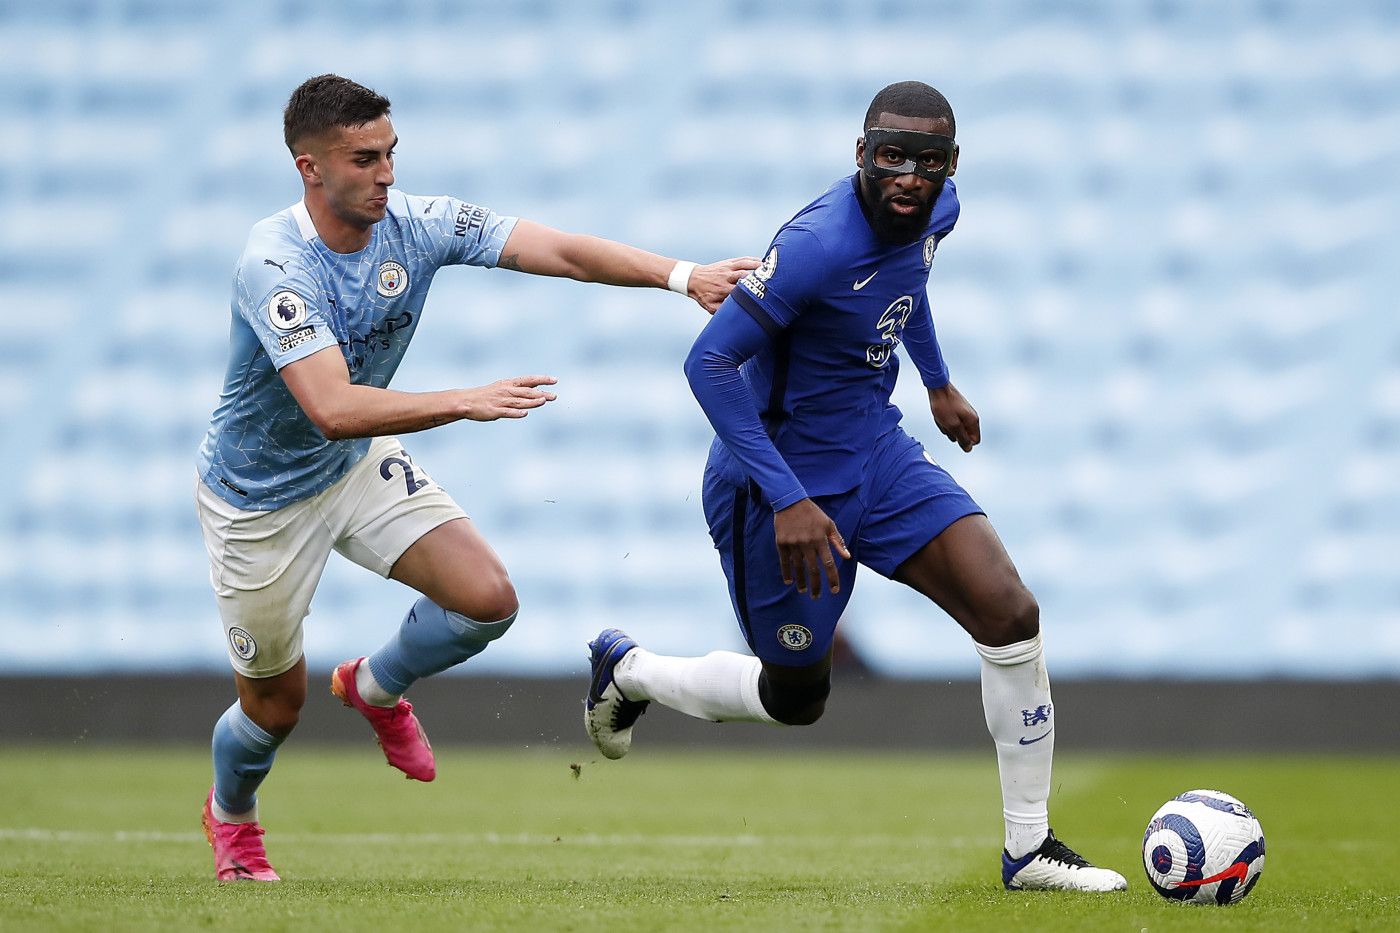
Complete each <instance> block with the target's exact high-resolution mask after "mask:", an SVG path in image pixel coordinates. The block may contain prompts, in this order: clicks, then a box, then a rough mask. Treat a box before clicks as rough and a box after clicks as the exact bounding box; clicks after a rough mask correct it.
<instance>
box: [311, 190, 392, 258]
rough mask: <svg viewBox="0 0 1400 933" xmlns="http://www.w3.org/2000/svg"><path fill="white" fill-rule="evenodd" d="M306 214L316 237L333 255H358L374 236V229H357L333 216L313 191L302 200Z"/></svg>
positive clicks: (332, 212)
mask: <svg viewBox="0 0 1400 933" xmlns="http://www.w3.org/2000/svg"><path fill="white" fill-rule="evenodd" d="M302 201H303V202H304V203H305V204H306V212H307V213H308V214H310V215H311V223H312V224H313V225H314V226H315V227H316V235H317V236H319V237H320V238H321V242H322V243H324V244H326V248H327V249H329V250H330V251H331V252H334V253H358V252H359V251H360V250H362V249H364V248H365V247H366V246H368V245H369V241H370V238H371V237H372V236H373V235H374V227H373V226H369V227H358V226H356V225H354V224H351V223H346V222H345V221H344V220H341V219H340V218H339V217H337V216H336V215H335V212H334V211H332V210H331V208H330V205H328V204H327V203H326V199H325V198H324V197H317V196H316V193H315V189H308V190H307V192H306V197H305V198H303V199H302Z"/></svg>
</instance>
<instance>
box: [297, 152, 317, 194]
mask: <svg viewBox="0 0 1400 933" xmlns="http://www.w3.org/2000/svg"><path fill="white" fill-rule="evenodd" d="M296 166H297V171H298V172H299V173H300V174H301V180H302V181H303V182H304V183H306V184H308V185H319V184H320V183H321V167H320V165H319V163H318V162H317V160H316V157H315V156H314V155H312V154H311V153H309V152H307V151H306V150H304V149H303V150H302V152H301V154H300V155H298V156H297V159H296Z"/></svg>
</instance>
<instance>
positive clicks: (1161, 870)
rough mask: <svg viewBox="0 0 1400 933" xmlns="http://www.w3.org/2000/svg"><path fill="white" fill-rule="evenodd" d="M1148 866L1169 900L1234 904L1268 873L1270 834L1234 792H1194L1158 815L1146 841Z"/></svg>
mask: <svg viewBox="0 0 1400 933" xmlns="http://www.w3.org/2000/svg"><path fill="white" fill-rule="evenodd" d="M1142 864H1143V867H1144V868H1145V869H1146V870H1147V880H1148V881H1150V882H1152V887H1154V888H1156V889H1157V893H1158V894H1160V895H1162V896H1163V897H1165V898H1170V899H1171V900H1174V901H1186V902H1187V903H1190V904H1233V903H1235V902H1236V901H1238V900H1240V899H1241V898H1243V897H1244V896H1245V895H1246V894H1248V893H1249V892H1250V891H1252V890H1253V889H1254V884H1255V882H1257V881H1258V880H1259V875H1260V873H1262V872H1263V871H1264V831H1263V830H1262V829H1260V828H1259V821H1258V820H1256V819H1255V818H1254V814H1253V813H1250V812H1249V808H1248V807H1246V806H1245V805H1244V804H1242V803H1240V802H1239V801H1238V800H1236V799H1235V798H1234V797H1231V796H1230V795H1229V794H1222V793H1221V792H1220V791H1218V790H1193V791H1188V792H1187V793H1184V794H1182V795H1181V796H1179V797H1174V798H1172V799H1171V800H1168V801H1167V802H1166V803H1164V804H1163V805H1162V808H1161V809H1160V810H1158V811H1157V812H1156V813H1154V814H1152V822H1150V823H1148V824H1147V832H1146V834H1144V835H1143V837H1142Z"/></svg>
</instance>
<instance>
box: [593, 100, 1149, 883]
mask: <svg viewBox="0 0 1400 933" xmlns="http://www.w3.org/2000/svg"><path fill="white" fill-rule="evenodd" d="M954 132H955V127H954V121H953V111H952V108H950V107H949V106H948V102H947V100H945V99H944V97H943V95H942V94H940V93H939V92H938V91H936V90H934V89H933V88H931V87H929V86H928V85H926V84H922V83H919V82H916V81H908V82H902V83H899V84H894V85H891V86H889V87H887V88H885V89H884V90H882V91H881V92H880V93H879V94H877V95H876V96H875V99H874V100H873V101H872V103H871V105H870V108H869V110H868V112H867V113H866V117H865V124H864V135H863V136H862V137H861V139H859V140H858V141H857V143H856V164H857V166H859V169H860V170H859V171H858V172H857V173H856V174H855V175H853V176H851V177H849V178H845V179H842V180H841V181H838V182H837V183H836V184H834V185H832V186H831V188H829V189H828V190H827V191H826V193H825V194H823V195H822V196H821V197H819V198H818V199H817V200H815V201H813V202H812V203H811V204H809V205H808V206H807V207H805V208H803V209H802V210H801V211H799V212H798V214H797V216H795V217H794V218H793V219H792V220H790V221H788V223H787V224H786V225H784V226H783V228H782V229H781V230H779V231H778V234H777V236H776V237H774V239H773V242H772V245H771V246H770V247H769V250H768V253H767V255H766V256H765V258H764V260H763V264H762V266H760V267H759V268H758V269H757V270H755V271H754V272H753V273H752V274H750V275H749V276H748V277H746V278H745V279H743V280H742V281H741V282H740V287H739V288H736V289H735V290H734V292H733V293H732V294H731V295H730V296H729V298H728V299H727V300H726V301H725V302H724V304H723V305H721V306H720V309H719V310H718V312H716V314H715V316H714V317H713V318H712V319H711V320H710V322H709V324H708V326H707V327H706V328H705V330H704V331H703V332H702V333H701V335H700V337H699V339H698V340H697V341H696V343H695V346H694V348H693V349H692V351H691V353H690V357H689V359H688V360H687V361H686V374H687V376H688V377H689V379H690V384H691V388H692V389H693V391H694V392H695V396H696V398H697V399H698V400H699V402H700V405H701V407H702V408H703V409H704V410H705V414H706V415H707V416H708V418H709V419H710V423H711V424H712V425H713V426H714V428H715V433H716V435H717V436H716V439H715V442H714V445H713V446H712V448H711V451H710V459H709V463H708V465H707V466H706V470H705V489H704V500H705V513H706V518H707V520H708V522H709V526H710V534H711V537H712V538H713V539H714V542H715V547H716V548H717V549H718V550H719V553H720V563H721V565H722V566H723V568H724V572H725V576H726V577H727V578H728V581H729V592H730V597H731V600H732V601H733V603H734V608H735V611H736V613H737V615H738V618H739V624H740V627H741V628H742V630H743V633H744V638H745V640H746V641H747V642H748V644H749V647H750V648H751V649H752V650H753V652H754V654H755V655H757V657H749V656H747V655H741V654H736V653H734V652H728V651H715V652H711V653H710V654H708V655H706V656H705V657H701V658H674V657H665V656H662V655H657V654H654V653H652V652H649V651H647V650H645V649H643V648H640V647H638V646H637V644H636V642H635V641H634V640H633V639H631V638H629V637H628V636H627V635H626V634H624V633H623V632H621V631H619V630H617V629H608V630H606V631H604V632H602V633H601V634H599V636H598V637H597V638H596V639H595V640H594V641H593V642H591V643H590V645H589V647H590V648H591V650H592V669H593V677H592V683H591V685H590V688H589V694H588V700H587V704H586V706H585V714H584V716H585V722H586V723H587V726H588V731H589V734H590V735H591V736H592V737H593V740H594V742H595V743H596V744H597V746H598V748H599V750H600V751H601V752H602V753H603V754H604V755H605V756H606V757H608V758H620V757H622V756H623V755H625V754H627V752H628V750H629V749H630V747H631V743H632V730H633V727H634V726H635V724H636V722H637V717H638V716H640V715H641V713H642V712H644V711H645V709H646V706H647V704H648V703H650V702H651V701H652V700H656V701H657V702H659V703H662V704H663V705H666V706H669V707H672V708H674V709H677V710H680V711H681V712H684V713H687V714H689V715H691V716H695V717H698V718H701V719H708V720H714V721H727V720H741V721H750V722H766V723H783V724H787V725H808V724H810V723H813V722H815V721H816V720H817V719H818V718H819V717H820V716H821V715H822V712H823V711H824V710H825V707H826V700H827V696H828V695H829V694H830V692H831V660H832V644H833V638H834V635H835V631H836V623H837V620H838V619H839V618H840V616H841V612H842V610H843V609H844V608H845V605H846V602H847V600H848V599H849V598H850V592H851V586H852V584H853V583H854V582H855V576H856V564H857V562H859V563H863V564H865V565H866V566H867V567H869V568H871V569H872V570H874V571H876V572H877V573H880V574H881V575H883V576H886V577H890V578H892V579H895V580H898V581H899V582H901V583H904V584H906V585H907V586H910V587H912V588H914V589H915V590H917V591H918V592H920V593H922V594H924V595H925V596H927V597H928V598H929V599H930V600H932V601H933V602H934V603H936V604H937V605H939V606H940V607H942V608H943V609H944V610H945V611H946V612H947V613H948V614H949V615H950V616H952V617H953V619H954V620H956V621H957V622H958V624H960V625H961V626H962V627H963V628H964V629H965V630H966V631H967V633H968V634H969V635H971V636H972V639H973V642H974V644H975V645H976V648H977V651H978V653H979V654H980V655H981V657H982V702H983V707H984V710H985V713H986V719H987V727H988V729H989V731H990V732H991V734H992V738H993V739H994V741H995V743H996V748H997V761H998V765H999V768H1000V773H1001V788H1002V802H1003V816H1004V819H1005V825H1006V834H1005V849H1004V851H1003V853H1002V882H1003V884H1004V885H1005V886H1006V887H1007V888H1011V889H1030V888H1039V889H1057V890H1080V891H1113V890H1121V889H1122V888H1125V887H1126V886H1127V882H1126V881H1125V880H1124V878H1123V876H1122V875H1120V874H1118V873H1117V872H1115V871H1110V870H1108V869H1102V868H1096V867H1094V866H1092V865H1090V864H1089V863H1088V862H1087V861H1085V860H1084V859H1083V858H1082V857H1080V856H1079V855H1078V854H1077V853H1075V852H1074V851H1073V850H1072V849H1070V848H1069V847H1068V846H1066V845H1065V844H1064V843H1063V842H1061V841H1060V840H1058V839H1057V838H1056V837H1055V835H1054V833H1053V832H1051V831H1050V825H1049V811H1048V801H1049V797H1050V766H1051V758H1052V753H1053V746H1054V735H1053V733H1054V728H1055V720H1054V707H1053V705H1052V704H1051V701H1050V680H1049V677H1048V675H1047V673H1046V670H1045V660H1044V656H1043V653H1042V650H1041V639H1040V624H1039V609H1038V607H1037V605H1036V602H1035V598H1034V597H1033V596H1032V595H1031V593H1030V592H1029V591H1028V590H1027V589H1026V587H1025V585H1024V584H1023V583H1022V582H1021V579H1020V577H1019V576H1018V574H1017V573H1016V568H1015V567H1014V566H1013V565H1012V563H1011V560H1010V558H1009V557H1008V556H1007V554H1006V551H1005V550H1004V549H1003V547H1002V544H1001V541H1000V540H999V539H998V538H997V536H996V533H995V532H994V531H993V529H992V526H991V523H990V522H989V521H988V520H987V517H986V516H985V515H984V514H983V513H982V510H981V508H979V507H978V505H977V503H976V502H974V501H973V500H972V498H971V497H970V496H969V495H968V494H967V493H966V492H965V491H964V490H963V489H962V487H960V486H959V485H958V484H957V483H956V482H955V481H954V480H953V478H952V477H951V476H949V475H948V473H947V472H946V471H944V470H943V469H942V467H940V466H938V464H936V463H935V462H934V460H933V458H932V457H931V456H929V454H928V453H927V451H925V450H924V448H923V445H921V444H920V443H919V442H918V441H916V440H914V439H913V438H912V437H910V436H909V435H908V434H906V433H905V432H904V430H903V428H901V427H900V418H901V414H900V412H899V409H898V408H896V407H895V406H894V405H892V404H891V403H890V392H891V390H892V389H893V388H894V384H895V378H896V375H897V374H898V370H899V361H898V358H897V357H896V356H895V354H894V349H895V347H896V346H897V345H898V344H899V343H900V342H901V341H902V342H903V343H904V345H905V347H906V349H907V350H908V353H909V356H910V359H911V360H912V361H913V362H914V365H915V366H916V367H917V368H918V370H919V375H920V376H921V378H922V380H923V384H924V386H925V388H926V389H927V391H928V398H929V405H930V408H931V410H932V413H933V418H934V422H935V423H936V424H937V426H938V428H939V430H940V431H941V432H942V433H943V434H945V435H946V436H947V437H948V438H949V439H951V440H953V441H955V442H956V443H957V444H958V445H959V446H960V447H961V448H962V449H963V450H965V451H969V450H971V449H972V448H973V446H974V445H976V444H977V443H978V442H979V441H980V439H981V434H980V427H979V423H978V418H977V412H976V411H975V410H974V409H973V408H972V406H971V405H969V404H968V403H967V401H966V399H964V398H963V396H962V394H961V393H959V392H958V390H957V389H956V388H954V387H953V384H952V383H951V382H950V381H949V379H948V371H947V368H946V367H945V366H944V363H943V357H942V354H941V352H940V350H939V347H938V342H937V340H936V339H935V337H934V331H933V320H932V316H931V314H930V310H929V304H928V294H927V286H928V276H929V269H930V267H931V265H932V263H933V256H934V252H935V250H936V249H937V248H938V244H939V242H940V241H941V240H942V239H943V238H944V237H945V236H947V235H948V234H949V233H950V232H951V231H952V229H953V225H954V224H955V223H956V222H957V219H958V198H957V190H956V188H955V187H954V185H953V183H952V181H951V180H949V179H948V176H951V175H952V174H953V172H954V171H955V170H956V168H957V161H958V147H957V143H956V142H955V141H954ZM824 587H825V588H826V589H827V590H828V591H829V593H828V595H827V596H826V597H825V598H819V597H821V596H822V589H823V588H824ZM808 594H810V598H809V595H808Z"/></svg>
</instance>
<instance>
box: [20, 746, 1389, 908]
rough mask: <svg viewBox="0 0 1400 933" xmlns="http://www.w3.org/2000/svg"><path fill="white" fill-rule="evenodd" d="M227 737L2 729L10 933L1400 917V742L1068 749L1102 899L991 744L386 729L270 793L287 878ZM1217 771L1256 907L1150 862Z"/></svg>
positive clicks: (272, 783)
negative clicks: (1149, 851) (615, 755)
mask: <svg viewBox="0 0 1400 933" xmlns="http://www.w3.org/2000/svg"><path fill="white" fill-rule="evenodd" d="M731 728H742V727H731ZM207 754H208V753H207V751H206V750H205V749H202V748H188V749H187V748H175V749H171V748H156V749H151V748H111V747H108V748H63V749H56V748H53V747H45V748H15V747H7V748H4V749H3V750H0V781H2V782H3V787H4V790H5V793H4V795H3V798H0V799H3V800H4V806H3V809H0V814H3V816H0V930H4V931H8V930H23V931H31V930H36V931H44V930H65V931H70V930H104V931H105V930H140V931H156V930H172V931H176V930H178V931H188V930H231V931H239V933H243V931H259V933H262V931H279V930H333V931H336V933H353V931H361V930H364V931H376V933H379V931H383V930H398V931H407V933H425V931H431V930H527V931H528V930H541V931H573V930H578V931H583V930H599V931H608V933H623V931H634V930H658V931H659V930H665V931H671V930H678V931H689V930H703V931H707V933H710V931H718V930H725V931H728V930H754V931H770V933H771V931H802V933H808V931H827V930H911V931H912V930H958V931H963V930H968V931H979V930H988V931H991V930H996V931H1004V930H1009V929H1018V930H1027V931H1035V933H1055V931H1083V930H1114V931H1132V933H1140V931H1144V930H1145V931H1151V933H1166V931H1197V930H1230V931H1239V930H1269V931H1311V930H1317V931H1324V930H1325V931H1333V930H1343V931H1347V930H1361V931H1369V930H1400V857H1397V855H1396V840H1397V839H1400V807H1397V801H1400V758H1395V757H1376V758H1356V757H1350V758H1341V757H1321V756H1319V757H1283V756H1278V757H1257V756H1256V757H1244V756H1241V757H1228V758H1227V757H1204V756H1195V757H1193V756H1183V755H1174V756H1170V757H1166V756H1162V757H1145V756H1094V757H1089V756H1081V755H1069V754H1063V753H1062V754H1061V755H1060V756H1059V757H1058V760H1057V762H1056V770H1055V781H1054V794H1053V797H1052V798H1051V815H1052V821H1053V824H1054V826H1055V827H1056V830H1057V832H1059V833H1060V835H1061V836H1062V837H1063V838H1064V839H1066V840H1067V841H1068V842H1069V843H1070V844H1071V845H1073V846H1075V847H1076V848H1078V849H1079V850H1080V851H1081V852H1083V853H1084V854H1086V855H1087V856H1089V858H1091V859H1092V860H1094V861H1096V862H1098V863H1099V864H1101V865H1106V866H1108V867H1112V868H1116V869H1118V870H1119V871H1121V872H1122V873H1123V874H1124V875H1126V876H1127V878H1128V882H1129V890H1128V891H1127V892H1126V893H1124V894H1118V895H1082V894H1060V893H1054V894H1046V893H1029V892H1022V893H1012V892H1007V891H1003V890H1002V889H1001V883H1000V870H999V852H1000V848H1001V820H1000V813H999V807H1000V804H999V796H998V787H997V779H996V770H995V764H994V762H993V756H992V753H991V750H990V749H988V752H987V753H986V754H985V755H975V756H968V755H947V756H945V755H935V754H925V753H919V754H889V753H873V752H870V753H867V752H848V753H841V754H836V753H826V752H823V753H800V754H799V753H787V752H785V753H764V752H758V751H732V750H731V751H723V750H717V751H706V750H693V751H676V750H659V749H654V748H653V749H647V748H646V747H645V745H644V744H642V742H640V741H639V745H638V748H637V750H636V751H634V752H633V754H632V756H630V757H629V758H627V759H626V760H624V761H620V762H610V761H604V760H602V759H600V758H599V757H598V756H597V755H596V753H594V752H592V750H591V749H587V750H585V749H584V748H582V747H578V748H573V749H566V748H557V747H547V748H540V749H472V748H448V749H440V750H439V756H438V757H439V776H438V779H437V781H435V782H434V783H432V784H426V785H425V784H417V783H413V782H409V781H406V780H403V779H401V778H400V777H399V776H398V773H397V772H395V771H392V770H390V769H389V768H388V767H386V766H385V765H384V763H383V759H382V757H381V756H380V754H379V750H378V749H377V748H376V747H375V746H374V745H373V744H372V743H370V742H366V744H365V745H364V746H363V747H355V748H339V747H325V746H317V745H315V744H312V743H297V742H295V741H293V742H292V743H290V744H289V745H288V746H287V747H286V748H284V750H283V751H282V753H281V755H280V756H279V759H278V763H277V767H276V769H275V770H274V771H273V774H272V776H271V777H270V778H269V780H268V782H267V784H266V785H264V788H263V793H262V798H261V812H262V822H263V825H264V827H266V828H267V830H268V835H267V837H266V842H267V847H268V854H269V856H270V858H271V860H272V863H273V865H275V866H276V867H277V869H278V871H279V872H280V873H281V874H282V876H283V878H284V879H285V880H284V881H283V882H282V883H281V884H276V885H268V884H252V883H237V884H219V883H217V882H215V881H214V880H213V870H212V866H213V860H212V858H211V856H210V852H209V849H208V847H207V845H206V844H205V841H204V838H203V834H202V833H201V832H200V829H199V810H200V807H201V805H202V803H203V795H204V792H205V791H206V790H207V788H208V783H209V764H208V757H207ZM1196 787H1215V788H1219V789H1221V790H1225V791H1227V792H1229V793H1232V794H1235V795H1236V796H1238V797H1240V798H1241V799H1243V800H1244V801H1245V802H1246V803H1247V804H1249V805H1250V806H1251V807H1252V808H1253V809H1254V811H1255V813H1256V814H1257V815H1258V816H1259V818H1260V821H1261V822H1262V824H1263V826H1264V833H1265V836H1266V838H1267V840H1268V855H1267V863H1266V867H1265V870H1264V874H1263V877H1262V879H1261V881H1260V882H1259V885H1258V886H1257V887H1256V888H1255V890H1254V892H1253V893H1252V894H1251V895H1250V896H1249V897H1248V898H1247V899H1246V900H1245V901H1243V902H1242V903H1240V904H1238V905H1235V906H1233V907H1228V908H1215V907H1207V908H1202V907H1189V906H1185V905H1181V904H1175V903H1169V902H1167V901H1164V900H1162V899H1161V898H1159V897H1158V896H1157V895H1156V894H1155V893H1153V891H1152V889H1151V888H1150V887H1149V886H1148V884H1147V882H1146V879H1145V878H1144V875H1143V871H1142V867H1141V864H1140V861H1139V845H1140V842H1141V838H1142V832H1143V829H1144V827H1145V825H1146V823H1147V820H1148V818H1149V817H1150V816H1151V814H1152V812H1153V811H1154V810H1155V809H1156V808H1157V807H1158V806H1159V805H1160V804H1161V803H1162V802H1164V801H1165V800H1166V799H1168V798H1169V797H1171V796H1173V795H1175V794H1177V793H1180V792H1182V791H1185V790H1190V789H1193V788H1196Z"/></svg>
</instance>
